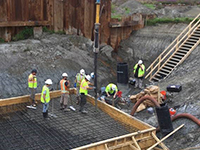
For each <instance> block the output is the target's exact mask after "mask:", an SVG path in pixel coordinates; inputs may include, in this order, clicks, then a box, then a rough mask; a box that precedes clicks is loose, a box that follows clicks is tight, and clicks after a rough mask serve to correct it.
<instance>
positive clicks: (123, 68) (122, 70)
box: [117, 63, 128, 84]
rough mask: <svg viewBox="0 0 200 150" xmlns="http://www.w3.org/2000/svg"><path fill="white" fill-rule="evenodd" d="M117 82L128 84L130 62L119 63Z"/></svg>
mask: <svg viewBox="0 0 200 150" xmlns="http://www.w3.org/2000/svg"><path fill="white" fill-rule="evenodd" d="M117 83H122V84H128V64H127V63H118V64H117Z"/></svg>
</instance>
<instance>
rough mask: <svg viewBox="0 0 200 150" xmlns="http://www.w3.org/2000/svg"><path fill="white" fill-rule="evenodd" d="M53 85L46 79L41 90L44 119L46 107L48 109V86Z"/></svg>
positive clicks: (46, 114)
mask: <svg viewBox="0 0 200 150" xmlns="http://www.w3.org/2000/svg"><path fill="white" fill-rule="evenodd" d="M52 84H53V82H52V80H51V79H47V80H46V81H45V85H44V86H43V88H42V93H41V102H42V104H43V109H42V113H43V117H44V119H46V118H48V107H49V102H50V92H49V86H51V85H52Z"/></svg>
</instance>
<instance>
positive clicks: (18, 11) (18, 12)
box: [12, 0, 24, 21]
mask: <svg viewBox="0 0 200 150" xmlns="http://www.w3.org/2000/svg"><path fill="white" fill-rule="evenodd" d="M22 5H24V4H22V0H14V1H12V10H13V15H12V21H21V20H23V19H22V18H23V17H22V10H23V6H22Z"/></svg>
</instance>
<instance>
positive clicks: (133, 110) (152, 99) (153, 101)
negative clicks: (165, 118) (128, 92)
mask: <svg viewBox="0 0 200 150" xmlns="http://www.w3.org/2000/svg"><path fill="white" fill-rule="evenodd" d="M145 100H150V101H151V102H152V103H153V104H154V105H155V106H156V107H160V104H159V103H158V102H157V101H156V100H155V99H154V98H153V97H151V96H143V97H142V98H140V99H139V100H138V101H137V102H136V103H135V105H134V106H133V108H132V110H131V115H132V116H133V115H134V114H135V112H136V110H137V108H138V107H139V105H140V104H141V103H142V102H143V101H145Z"/></svg>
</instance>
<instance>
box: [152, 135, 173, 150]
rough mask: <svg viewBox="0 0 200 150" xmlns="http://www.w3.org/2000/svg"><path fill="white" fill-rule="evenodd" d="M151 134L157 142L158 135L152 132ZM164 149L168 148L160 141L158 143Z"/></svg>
mask: <svg viewBox="0 0 200 150" xmlns="http://www.w3.org/2000/svg"><path fill="white" fill-rule="evenodd" d="M152 136H153V138H154V139H155V140H156V141H157V142H160V139H158V137H157V136H156V135H155V134H154V133H152ZM159 145H160V146H161V147H162V148H163V149H164V150H169V149H168V148H167V146H165V144H163V143H162V142H161V143H160V144H159Z"/></svg>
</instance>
